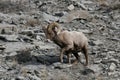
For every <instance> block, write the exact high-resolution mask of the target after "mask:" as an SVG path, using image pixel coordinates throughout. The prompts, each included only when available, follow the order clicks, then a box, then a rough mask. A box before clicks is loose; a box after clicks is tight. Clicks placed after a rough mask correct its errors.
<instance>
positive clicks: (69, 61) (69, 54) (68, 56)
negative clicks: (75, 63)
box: [67, 53, 71, 64]
mask: <svg viewBox="0 0 120 80" xmlns="http://www.w3.org/2000/svg"><path fill="white" fill-rule="evenodd" d="M67 58H68V63H69V64H71V59H70V58H71V53H67Z"/></svg>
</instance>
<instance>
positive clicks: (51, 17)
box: [43, 13, 59, 22]
mask: <svg viewBox="0 0 120 80" xmlns="http://www.w3.org/2000/svg"><path fill="white" fill-rule="evenodd" d="M43 19H44V20H45V21H47V22H51V21H58V20H59V18H57V17H55V16H52V15H50V14H47V13H43Z"/></svg>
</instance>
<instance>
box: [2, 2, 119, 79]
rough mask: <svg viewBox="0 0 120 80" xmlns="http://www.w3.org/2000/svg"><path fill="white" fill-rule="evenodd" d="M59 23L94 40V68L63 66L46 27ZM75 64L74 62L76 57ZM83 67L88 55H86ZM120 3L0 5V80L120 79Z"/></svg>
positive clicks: (91, 49)
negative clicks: (48, 39) (44, 31)
mask: <svg viewBox="0 0 120 80" xmlns="http://www.w3.org/2000/svg"><path fill="white" fill-rule="evenodd" d="M53 21H57V22H58V23H59V24H60V26H62V27H63V28H64V29H66V30H69V31H73V30H75V31H81V32H83V33H84V34H85V35H86V36H87V37H88V39H89V46H88V47H89V65H88V66H87V67H85V66H83V65H82V64H80V63H79V64H77V65H75V66H71V65H69V64H67V62H66V56H64V63H63V64H61V63H60V61H59V47H58V46H57V45H55V44H54V43H53V42H48V41H47V40H46V38H45V35H44V33H43V31H42V26H46V25H47V24H48V23H50V22H53ZM72 59H74V57H72ZM81 60H82V61H83V62H84V60H85V59H84V56H83V55H82V54H81ZM119 77H120V1H119V0H114V1H113V0H1V1H0V80H119Z"/></svg>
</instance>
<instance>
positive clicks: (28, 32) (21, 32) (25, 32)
mask: <svg viewBox="0 0 120 80" xmlns="http://www.w3.org/2000/svg"><path fill="white" fill-rule="evenodd" d="M19 34H23V35H28V36H30V35H33V34H34V31H33V30H22V31H20V32H19Z"/></svg>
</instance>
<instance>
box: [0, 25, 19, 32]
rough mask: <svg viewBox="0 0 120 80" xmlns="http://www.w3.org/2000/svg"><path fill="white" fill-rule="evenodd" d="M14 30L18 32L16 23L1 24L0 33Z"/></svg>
mask: <svg viewBox="0 0 120 80" xmlns="http://www.w3.org/2000/svg"><path fill="white" fill-rule="evenodd" d="M14 32H17V28H16V26H15V25H9V24H0V33H2V34H13V33H14Z"/></svg>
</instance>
